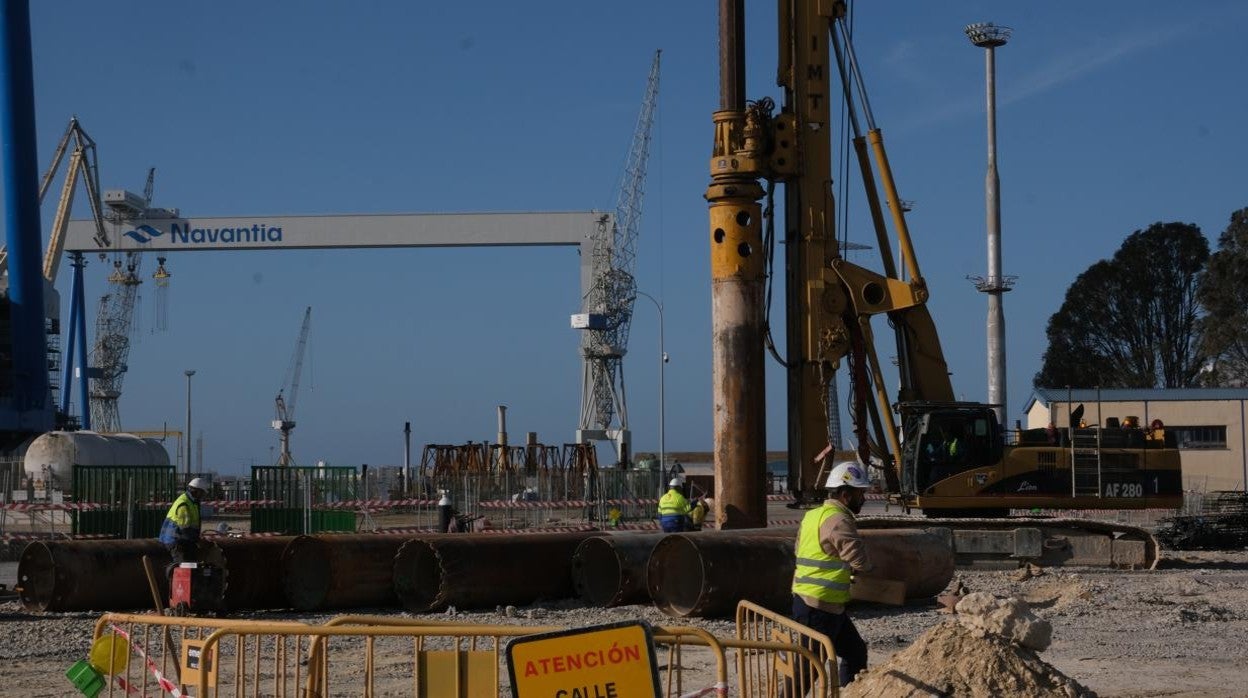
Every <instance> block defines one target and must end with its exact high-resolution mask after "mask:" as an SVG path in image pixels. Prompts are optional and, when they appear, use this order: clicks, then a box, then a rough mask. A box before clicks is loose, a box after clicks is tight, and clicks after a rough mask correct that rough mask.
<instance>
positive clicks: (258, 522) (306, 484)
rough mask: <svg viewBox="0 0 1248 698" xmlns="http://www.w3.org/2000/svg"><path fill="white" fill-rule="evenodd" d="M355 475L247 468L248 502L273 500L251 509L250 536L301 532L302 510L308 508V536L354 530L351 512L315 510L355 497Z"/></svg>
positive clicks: (335, 469) (350, 471) (351, 471)
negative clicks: (249, 482)
mask: <svg viewBox="0 0 1248 698" xmlns="http://www.w3.org/2000/svg"><path fill="white" fill-rule="evenodd" d="M359 482H360V481H359V474H358V473H356V470H355V468H351V467H340V466H327V467H301V466H295V467H280V466H269V465H263V466H261V465H258V466H254V467H252V469H251V499H252V500H253V501H258V500H275V501H276V502H277V503H276V504H272V505H268V506H253V507H252V510H251V530H252V532H253V533H283V534H299V533H303V531H304V526H305V521H304V509H305V508H306V507H307V505H308V504H311V505H312V513H311V515H310V516H309V517H308V521H307V522H306V523H307V526H308V528H309V529H310V531H309V532H310V533H321V532H331V531H334V532H339V531H344V532H351V531H355V512H352V511H343V510H326V509H321V508H318V507H323V506H325V505H330V504H334V503H336V502H343V501H348V500H352V499H358V498H359Z"/></svg>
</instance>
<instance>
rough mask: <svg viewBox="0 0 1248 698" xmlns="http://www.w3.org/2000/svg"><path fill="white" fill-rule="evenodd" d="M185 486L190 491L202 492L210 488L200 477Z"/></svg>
mask: <svg viewBox="0 0 1248 698" xmlns="http://www.w3.org/2000/svg"><path fill="white" fill-rule="evenodd" d="M186 486H187V487H188V488H191V489H196V490H203V491H205V492H207V491H208V490H209V489H211V488H212V485H209V484H208V481H207V480H205V479H204V478H202V477H197V478H195V479H194V480H191V481H190V482H188V483H186Z"/></svg>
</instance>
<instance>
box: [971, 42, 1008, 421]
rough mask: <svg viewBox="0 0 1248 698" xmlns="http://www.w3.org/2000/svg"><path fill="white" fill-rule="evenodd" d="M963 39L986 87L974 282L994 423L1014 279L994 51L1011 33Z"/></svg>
mask: <svg viewBox="0 0 1248 698" xmlns="http://www.w3.org/2000/svg"><path fill="white" fill-rule="evenodd" d="M965 32H966V36H967V38H968V39H970V40H971V43H972V44H974V45H975V46H978V47H979V48H982V49H984V63H985V71H984V72H985V83H986V88H985V91H986V96H987V103H988V174H987V176H986V177H985V179H984V198H985V199H986V203H987V216H986V217H987V219H988V221H987V222H988V276H987V278H976V279H975V281H976V284H975V285H976V287H977V288H978V289H979V291H981V292H982V293H986V294H988V326H987V334H988V402H989V404H991V405H994V407H993V410H994V411H995V412H996V413H997V421H998V422H1000V423H1002V424H1004V423H1005V414H1006V409H1007V405H1006V401H1007V396H1006V382H1005V309H1004V305H1003V299H1002V295H1003V294H1005V292H1006V291H1009V290H1010V288H1012V287H1013V284H1014V277H1012V276H1005V275H1003V274H1002V271H1001V181H1000V179H999V177H998V176H997V63H996V50H997V48H998V47H1000V46H1004V45H1005V42H1007V41H1009V39H1010V34H1011V33H1012V30H1011V29H1010V28H1009V27H1002V26H998V25H996V24H993V23H992V22H980V23H978V24H970V25H967V27H966V29H965Z"/></svg>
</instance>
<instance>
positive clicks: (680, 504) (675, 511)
mask: <svg viewBox="0 0 1248 698" xmlns="http://www.w3.org/2000/svg"><path fill="white" fill-rule="evenodd" d="M688 513H689V500H688V499H685V495H683V494H681V493H680V492H679V491H677V490H676V489H675V488H673V489H670V490H668V491H667V494H665V495H663V496H662V497H660V498H659V516H684V515H686V514H688Z"/></svg>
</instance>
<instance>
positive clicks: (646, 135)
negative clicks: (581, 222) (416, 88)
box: [577, 51, 662, 463]
mask: <svg viewBox="0 0 1248 698" xmlns="http://www.w3.org/2000/svg"><path fill="white" fill-rule="evenodd" d="M661 54H662V52H661V51H655V53H654V60H653V61H652V62H651V64H650V74H649V77H648V78H647V80H646V92H645V96H644V97H643V99H642V104H641V112H640V114H639V115H638V116H637V126H636V128H635V129H634V131H633V140H632V145H631V147H630V148H629V151H628V159H627V161H626V162H625V166H624V175H623V179H622V181H621V183H620V189H619V198H618V200H617V201H616V207H615V217H614V220H612V218H611V217H609V216H603V217H602V218H601V219H600V220H599V223H598V229H597V230H596V231H595V233H594V245H593V252H592V255H593V259H592V272H591V273H592V274H593V282H592V285H591V287H590V289H589V293H588V294H587V295H586V297H585V299H584V304H583V307H584V309H585V310H584V312H585V314H586V315H587V316H588V317H589V318H591V321H590V323H589V327H587V328H585V332H584V335H583V336H582V337H581V355H582V356H583V357H584V376H583V380H582V388H581V414H580V421H579V429H578V431H577V440H578V441H584V440H586V439H589V438H599V439H601V438H613V439H614V440H615V441H616V444H617V456H618V458H619V461H620V463H628V462H629V461H630V460H631V454H630V453H629V441H630V436H629V428H628V405H627V401H626V400H625V393H624V364H623V359H624V354H625V352H626V351H627V349H628V332H629V328H630V326H631V324H632V317H633V302H634V301H635V300H636V296H637V281H636V279H635V277H634V276H633V273H634V271H635V269H636V266H637V263H636V247H637V236H638V233H639V231H640V227H641V203H642V198H643V195H644V193H645V182H646V162H647V160H648V158H649V154H650V130H651V127H652V125H653V124H654V109H655V106H656V104H657V103H658V94H659V58H660V56H661ZM617 418H618V420H619V429H618V430H612V429H611V425H612V424H613V423H614V422H615V421H616V419H617Z"/></svg>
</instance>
